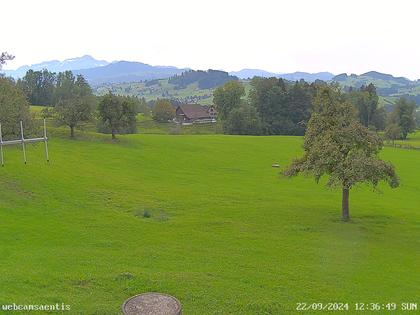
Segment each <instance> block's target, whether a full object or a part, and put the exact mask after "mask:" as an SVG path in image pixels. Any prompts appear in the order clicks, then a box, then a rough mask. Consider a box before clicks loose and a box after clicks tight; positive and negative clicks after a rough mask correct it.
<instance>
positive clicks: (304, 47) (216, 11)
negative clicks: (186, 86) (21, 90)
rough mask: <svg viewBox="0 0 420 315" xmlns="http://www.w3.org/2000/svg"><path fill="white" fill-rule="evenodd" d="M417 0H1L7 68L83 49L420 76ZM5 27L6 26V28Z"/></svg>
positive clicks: (187, 62) (185, 61) (186, 61)
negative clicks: (9, 55) (10, 56)
mask: <svg viewBox="0 0 420 315" xmlns="http://www.w3.org/2000/svg"><path fill="white" fill-rule="evenodd" d="M419 16H420V1H416V0H412V1H411V0H398V1H388V0H363V1H362V0H360V1H359V0H349V1H347V0H318V1H315V0H277V1H268V0H258V1H255V0H253V1H245V0H238V1H236V0H224V1H219V0H201V1H200V0H195V1H187V0H150V1H135V0H118V1H109V2H108V1H105V0H102V1H93V0H83V1H80V0H71V1H70V0H51V1H50V0H37V1H31V0H28V1H23V0H11V1H4V2H2V4H1V5H0V21H1V27H2V29H1V31H0V51H5V50H6V51H8V52H10V53H13V54H14V55H15V56H16V59H15V60H14V61H13V62H9V64H8V65H7V66H6V67H5V68H6V69H14V68H17V67H18V66H21V65H24V64H33V63H38V62H41V61H46V60H52V59H59V60H63V59H66V58H72V57H78V56H82V55H85V54H90V55H92V56H93V57H95V58H97V59H105V60H108V61H113V60H132V61H141V62H145V63H149V64H152V65H171V66H177V67H190V68H193V69H208V68H213V69H224V70H228V71H232V70H240V69H242V68H258V69H264V70H268V71H273V72H294V71H307V72H318V71H330V72H333V73H335V74H338V73H343V72H347V73H357V74H360V73H363V72H366V71H370V70H377V71H381V72H386V73H391V74H393V75H398V76H406V77H408V78H411V79H417V78H420V18H419ZM4 27H7V30H4V29H3V28H4Z"/></svg>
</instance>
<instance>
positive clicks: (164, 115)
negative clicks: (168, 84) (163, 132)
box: [152, 99, 175, 122]
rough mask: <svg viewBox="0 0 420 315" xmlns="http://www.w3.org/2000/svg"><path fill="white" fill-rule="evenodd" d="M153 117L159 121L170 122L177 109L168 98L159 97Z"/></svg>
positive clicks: (154, 107)
mask: <svg viewBox="0 0 420 315" xmlns="http://www.w3.org/2000/svg"><path fill="white" fill-rule="evenodd" d="M152 114H153V119H154V120H156V121H158V122H168V121H170V120H172V119H173V118H174V117H175V109H174V107H173V106H172V104H171V102H170V101H169V100H167V99H158V100H157V101H156V103H155V105H154V106H153V112H152Z"/></svg>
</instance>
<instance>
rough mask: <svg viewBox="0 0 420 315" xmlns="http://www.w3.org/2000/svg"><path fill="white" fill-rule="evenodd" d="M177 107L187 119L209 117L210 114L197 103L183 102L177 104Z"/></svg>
mask: <svg viewBox="0 0 420 315" xmlns="http://www.w3.org/2000/svg"><path fill="white" fill-rule="evenodd" d="M178 109H180V110H181V111H182V112H183V114H184V115H185V116H186V117H187V118H189V119H198V118H209V117H210V115H209V113H208V112H207V110H206V109H205V108H204V107H203V106H201V105H198V104H184V105H179V106H178Z"/></svg>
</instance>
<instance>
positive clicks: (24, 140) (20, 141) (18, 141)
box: [0, 119, 50, 166]
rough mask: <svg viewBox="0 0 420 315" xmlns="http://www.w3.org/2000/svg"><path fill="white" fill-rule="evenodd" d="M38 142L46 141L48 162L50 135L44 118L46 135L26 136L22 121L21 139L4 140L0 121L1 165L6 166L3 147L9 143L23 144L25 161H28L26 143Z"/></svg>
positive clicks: (47, 158)
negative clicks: (48, 135) (39, 136)
mask: <svg viewBox="0 0 420 315" xmlns="http://www.w3.org/2000/svg"><path fill="white" fill-rule="evenodd" d="M36 142H44V144H45V158H46V160H47V162H49V160H50V159H49V155H48V137H47V126H46V122H45V119H44V136H43V137H42V138H25V134H24V131H23V123H22V121H21V122H20V139H16V140H8V141H3V135H2V131H1V123H0V159H1V166H4V153H3V147H4V146H7V145H16V144H21V145H22V151H23V161H24V162H25V164H26V162H27V160H26V146H25V145H26V144H27V143H36Z"/></svg>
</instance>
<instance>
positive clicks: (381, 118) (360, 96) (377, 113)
mask: <svg viewBox="0 0 420 315" xmlns="http://www.w3.org/2000/svg"><path fill="white" fill-rule="evenodd" d="M346 98H347V99H348V100H349V101H350V102H351V103H352V104H353V106H354V107H355V108H356V110H357V115H358V117H359V121H360V123H361V124H362V125H363V126H365V127H371V128H373V127H374V128H376V129H378V130H384V129H385V121H386V114H385V113H386V112H385V110H384V108H378V102H379V97H378V94H377V93H376V87H375V86H374V85H373V84H372V83H370V84H369V85H367V86H362V87H361V88H360V89H351V90H350V91H349V92H348V93H347V94H346Z"/></svg>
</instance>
